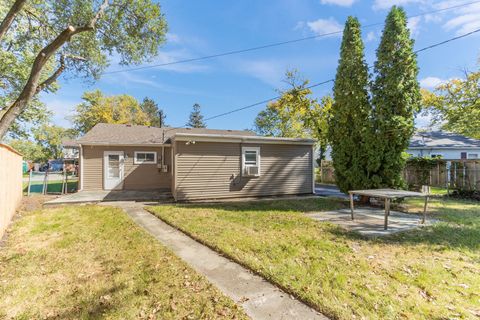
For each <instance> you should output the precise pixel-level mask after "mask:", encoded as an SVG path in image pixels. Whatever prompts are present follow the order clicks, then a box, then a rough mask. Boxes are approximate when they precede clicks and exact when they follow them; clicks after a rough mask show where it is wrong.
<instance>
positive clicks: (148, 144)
mask: <svg viewBox="0 0 480 320" xmlns="http://www.w3.org/2000/svg"><path fill="white" fill-rule="evenodd" d="M78 144H79V145H81V146H106V147H170V146H171V144H170V143H111V142H82V141H79V142H78Z"/></svg>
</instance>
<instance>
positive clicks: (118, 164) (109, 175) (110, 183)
mask: <svg viewBox="0 0 480 320" xmlns="http://www.w3.org/2000/svg"><path fill="white" fill-rule="evenodd" d="M123 165H124V158H123V151H105V152H104V154H103V188H104V189H105V190H114V189H122V188H123Z"/></svg>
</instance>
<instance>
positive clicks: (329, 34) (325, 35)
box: [103, 0, 480, 74]
mask: <svg viewBox="0 0 480 320" xmlns="http://www.w3.org/2000/svg"><path fill="white" fill-rule="evenodd" d="M476 3H480V0H477V1H473V2H468V3H463V4H459V5H455V6H451V7H446V8H442V9H437V10H431V11H427V12H422V13H419V14H415V15H411V16H408V17H407V18H416V17H421V16H426V15H429V14H435V13H439V12H443V11H447V10H453V9H457V8H461V7H466V6H469V5H472V4H476ZM382 24H383V22H376V23H372V24H367V25H365V26H363V27H362V29H365V28H371V27H375V26H379V25H382ZM341 33H343V30H338V31H333V32H327V33H322V34H317V35H313V36H308V37H304V38H297V39H292V40H286V41H280V42H274V43H269V44H265V45H261V46H256V47H251V48H246V49H239V50H232V51H226V52H222V53H217V54H212V55H207V56H202V57H197V58H190V59H183V60H176V61H171V62H165V63H159V64H153V65H148V66H142V67H135V68H129V69H123V70H113V71H108V72H104V73H103V74H114V73H121V72H130V71H139V70H145V69H151V68H159V67H167V66H172V65H176V64H182V63H189V62H196V61H201V60H208V59H214V58H220V57H225V56H230V55H235V54H240V53H245V52H250V51H257V50H262V49H267V48H273V47H278V46H283V45H287V44H292V43H297V42H303V41H307V40H312V39H318V38H323V37H328V36H332V35H337V34H341Z"/></svg>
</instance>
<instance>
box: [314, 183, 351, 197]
mask: <svg viewBox="0 0 480 320" xmlns="http://www.w3.org/2000/svg"><path fill="white" fill-rule="evenodd" d="M315 194H316V195H317V196H321V197H329V198H340V199H348V195H347V194H345V193H343V192H341V191H340V190H339V189H338V187H337V186H336V185H334V184H323V183H317V184H315Z"/></svg>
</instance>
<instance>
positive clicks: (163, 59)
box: [151, 50, 208, 73]
mask: <svg viewBox="0 0 480 320" xmlns="http://www.w3.org/2000/svg"><path fill="white" fill-rule="evenodd" d="M191 58H193V57H192V56H191V55H190V54H188V53H187V52H186V51H185V50H170V51H160V52H159V53H158V55H157V56H156V57H155V60H154V61H153V62H152V63H151V65H158V64H169V63H174V62H176V61H181V60H188V59H191ZM155 68H156V69H161V70H169V71H173V72H178V73H195V72H204V71H206V70H208V67H207V66H206V65H202V64H199V63H198V62H187V63H179V64H170V65H164V66H159V67H155Z"/></svg>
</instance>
